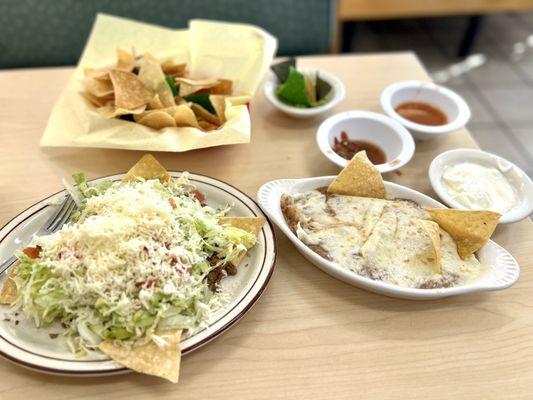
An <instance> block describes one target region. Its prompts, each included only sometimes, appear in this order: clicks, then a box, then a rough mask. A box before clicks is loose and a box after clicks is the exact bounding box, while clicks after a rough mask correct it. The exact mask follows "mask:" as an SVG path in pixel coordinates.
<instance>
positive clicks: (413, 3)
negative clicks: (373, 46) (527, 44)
mask: <svg viewBox="0 0 533 400" xmlns="http://www.w3.org/2000/svg"><path fill="white" fill-rule="evenodd" d="M531 9H533V1H532V0H467V1H465V0H423V1H421V0H401V1H398V0H338V5H337V19H338V21H357V20H368V19H389V18H391V19H392V18H416V17H431V16H441V15H456V14H459V15H461V14H465V15H467V14H490V13H498V12H511V11H528V10H531Z"/></svg>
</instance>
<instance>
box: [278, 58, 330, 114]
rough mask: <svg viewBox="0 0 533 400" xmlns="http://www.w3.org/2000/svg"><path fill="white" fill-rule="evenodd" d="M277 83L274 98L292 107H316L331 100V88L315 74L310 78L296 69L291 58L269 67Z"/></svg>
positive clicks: (294, 61)
mask: <svg viewBox="0 0 533 400" xmlns="http://www.w3.org/2000/svg"><path fill="white" fill-rule="evenodd" d="M271 69H272V71H273V72H274V74H275V75H276V77H277V78H278V81H279V83H280V84H279V85H278V86H277V87H276V89H275V93H276V96H277V97H278V99H279V100H281V101H282V102H284V103H286V104H288V105H291V106H294V107H302V108H309V107H317V106H320V105H322V104H325V103H327V102H328V101H329V100H330V98H331V92H332V87H331V85H330V84H329V83H328V82H326V81H325V80H324V79H322V78H321V77H320V74H319V73H318V72H317V73H316V75H314V76H311V75H310V74H306V73H303V72H300V71H298V70H297V68H296V60H295V59H294V58H291V59H289V60H286V61H283V62H281V63H278V64H275V65H272V66H271Z"/></svg>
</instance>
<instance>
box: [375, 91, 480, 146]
mask: <svg viewBox="0 0 533 400" xmlns="http://www.w3.org/2000/svg"><path fill="white" fill-rule="evenodd" d="M408 101H416V102H421V103H428V104H430V105H432V106H434V107H436V108H438V109H440V110H441V111H443V112H444V114H446V117H447V118H448V123H447V124H445V125H438V126H431V125H422V124H417V123H415V122H412V121H409V120H408V119H405V118H403V117H402V116H401V115H400V114H398V113H397V112H396V111H395V108H396V107H398V106H399V105H400V104H402V103H405V102H408ZM381 107H382V108H383V111H385V113H386V114H387V115H388V116H389V117H391V118H394V119H395V120H396V121H398V122H399V123H401V124H402V125H403V126H405V127H406V128H407V129H409V130H410V131H411V133H412V134H413V136H414V138H415V139H417V140H428V139H433V138H435V137H437V136H439V135H442V134H446V133H450V132H453V131H456V130H458V129H461V128H463V127H464V126H465V125H466V124H467V122H468V121H469V120H470V115H471V113H470V108H469V107H468V104H466V101H464V99H463V98H462V97H461V96H459V95H458V94H457V93H455V92H454V91H452V90H450V89H448V88H445V87H444V86H440V85H437V84H435V83H432V82H423V81H406V82H398V83H395V84H393V85H390V86H388V87H387V88H385V90H384V91H383V92H382V93H381Z"/></svg>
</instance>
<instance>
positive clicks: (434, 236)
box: [419, 219, 441, 274]
mask: <svg viewBox="0 0 533 400" xmlns="http://www.w3.org/2000/svg"><path fill="white" fill-rule="evenodd" d="M419 222H420V226H422V230H423V231H424V233H425V234H426V235H427V236H429V238H430V239H431V243H432V244H433V251H434V262H433V263H432V267H433V269H434V271H435V273H436V274H440V273H441V266H440V228H439V224H437V223H436V222H433V221H429V220H427V219H421V220H420V221H419Z"/></svg>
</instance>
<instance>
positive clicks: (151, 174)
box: [122, 154, 171, 183]
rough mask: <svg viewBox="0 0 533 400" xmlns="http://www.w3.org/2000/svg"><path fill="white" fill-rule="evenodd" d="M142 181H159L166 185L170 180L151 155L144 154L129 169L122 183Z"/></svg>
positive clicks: (163, 168)
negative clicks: (140, 179) (155, 179)
mask: <svg viewBox="0 0 533 400" xmlns="http://www.w3.org/2000/svg"><path fill="white" fill-rule="evenodd" d="M139 178H142V179H154V178H157V179H159V180H160V181H161V182H162V183H168V182H169V181H170V179H171V177H170V174H169V173H168V171H167V170H166V169H165V167H163V166H162V165H161V164H160V163H159V161H157V160H156V158H155V157H154V156H153V155H151V154H145V155H144V156H142V157H141V159H140V160H139V161H137V163H136V164H135V165H134V166H133V167H131V169H130V170H129V171H128V173H127V174H126V176H125V177H124V178H122V182H130V181H136V180H139Z"/></svg>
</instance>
